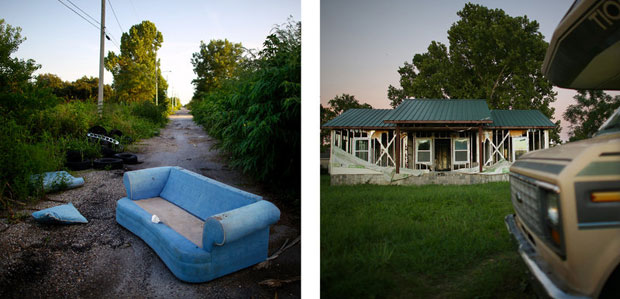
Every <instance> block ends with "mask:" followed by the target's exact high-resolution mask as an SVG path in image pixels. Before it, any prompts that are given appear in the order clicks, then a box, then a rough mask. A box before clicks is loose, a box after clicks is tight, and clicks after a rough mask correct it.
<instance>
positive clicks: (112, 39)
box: [58, 0, 121, 51]
mask: <svg viewBox="0 0 620 299" xmlns="http://www.w3.org/2000/svg"><path fill="white" fill-rule="evenodd" d="M67 1H68V2H69V3H71V4H72V5H73V6H75V7H76V8H77V9H78V10H79V11H81V12H82V13H84V14H85V15H87V16H88V17H90V18H91V19H93V20H94V21H95V22H96V23H97V24H98V25H99V26H97V25H95V24H93V22H91V21H90V20H88V19H87V18H86V17H84V16H83V15H81V14H80V13H79V12H77V11H76V10H75V9H73V8H71V7H70V6H69V5H67V4H66V3H64V2H62V1H61V0H58V2H60V4H62V5H64V6H65V7H67V8H68V9H70V10H71V11H72V12H74V13H75V14H76V15H78V16H80V17H81V18H82V19H84V21H86V22H88V23H89V24H90V25H92V26H93V27H95V28H96V29H97V30H101V23H100V22H98V21H97V20H95V19H94V18H93V17H91V16H90V15H89V14H88V13H86V12H85V11H84V10H82V9H81V8H80V7H78V6H77V5H75V4H74V3H73V2H71V0H67ZM119 25H120V24H119ZM104 33H105V37H106V39H108V40H109V41H110V42H111V43H112V44H113V45H115V46H116V47H117V48H118V49H119V51H120V49H121V47H120V46H119V45H118V42H117V41H116V38H115V37H114V36H113V35H112V33H110V32H109V31H108V30H106V28H105V27H104Z"/></svg>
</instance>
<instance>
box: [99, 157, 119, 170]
mask: <svg viewBox="0 0 620 299" xmlns="http://www.w3.org/2000/svg"><path fill="white" fill-rule="evenodd" d="M93 167H94V168H96V169H121V168H123V160H121V159H119V158H101V159H95V161H93Z"/></svg>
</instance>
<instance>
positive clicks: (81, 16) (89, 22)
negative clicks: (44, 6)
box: [58, 0, 100, 30]
mask: <svg viewBox="0 0 620 299" xmlns="http://www.w3.org/2000/svg"><path fill="white" fill-rule="evenodd" d="M58 2H60V3H61V4H62V5H64V6H66V7H67V8H68V9H70V10H71V11H72V12H74V13H75V14H76V15H78V16H80V18H82V19H84V21H86V22H88V24H91V25H92V26H93V27H95V28H96V29H97V30H99V28H100V27H99V26H97V25H95V24H93V23H92V22H91V21H89V20H88V19H87V18H85V17H84V16H83V15H81V14H80V13H78V12H77V11H75V9H73V8H71V7H70V6H69V5H67V4H65V3H64V2H62V1H60V0H58ZM97 23H99V22H97Z"/></svg>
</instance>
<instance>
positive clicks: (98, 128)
mask: <svg viewBox="0 0 620 299" xmlns="http://www.w3.org/2000/svg"><path fill="white" fill-rule="evenodd" d="M88 133H94V134H99V135H105V136H108V131H107V130H106V129H105V128H104V127H102V126H94V127H91V128H90V129H88Z"/></svg>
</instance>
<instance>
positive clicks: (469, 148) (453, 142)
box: [452, 137, 471, 165]
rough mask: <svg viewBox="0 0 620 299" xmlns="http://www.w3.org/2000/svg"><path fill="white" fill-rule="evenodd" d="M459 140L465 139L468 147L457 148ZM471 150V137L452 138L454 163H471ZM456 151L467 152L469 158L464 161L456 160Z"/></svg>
mask: <svg viewBox="0 0 620 299" xmlns="http://www.w3.org/2000/svg"><path fill="white" fill-rule="evenodd" d="M457 141H465V143H466V146H467V148H466V149H464V150H462V149H461V150H457V149H456V142H457ZM470 151H471V145H470V144H469V138H467V137H455V138H452V165H464V164H469V163H470V161H469V160H470V159H469V155H470ZM456 152H465V156H466V158H467V160H463V161H457V160H456Z"/></svg>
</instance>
